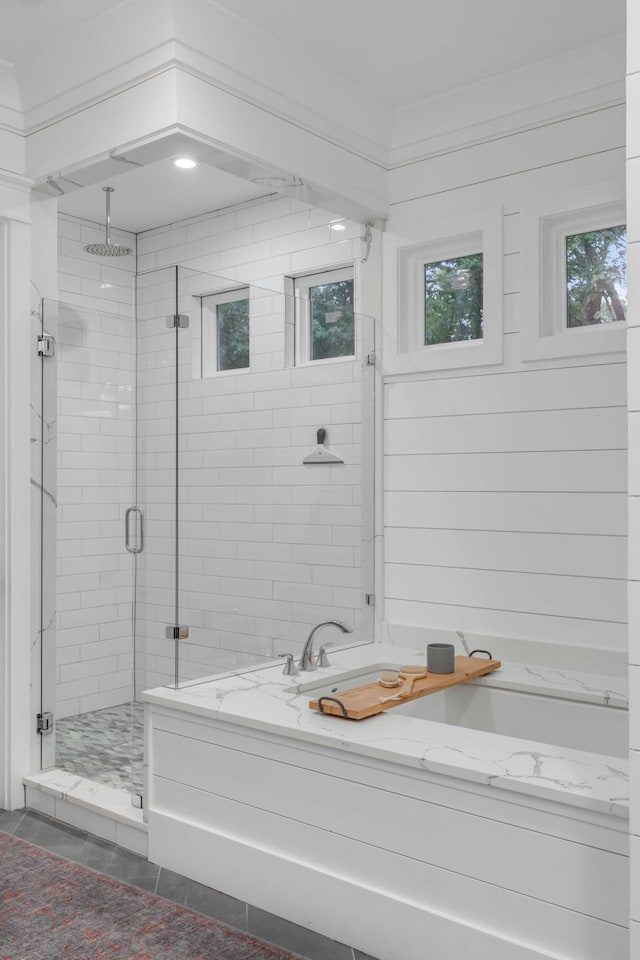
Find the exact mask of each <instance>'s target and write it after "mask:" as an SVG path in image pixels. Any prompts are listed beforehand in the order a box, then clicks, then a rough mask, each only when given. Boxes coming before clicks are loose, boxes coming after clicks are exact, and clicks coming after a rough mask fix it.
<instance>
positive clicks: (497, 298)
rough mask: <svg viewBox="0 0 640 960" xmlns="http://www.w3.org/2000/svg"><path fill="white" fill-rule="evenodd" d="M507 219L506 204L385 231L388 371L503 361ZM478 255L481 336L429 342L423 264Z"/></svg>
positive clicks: (399, 372)
mask: <svg viewBox="0 0 640 960" xmlns="http://www.w3.org/2000/svg"><path fill="white" fill-rule="evenodd" d="M502 217H503V212H502V206H495V207H491V208H480V209H475V210H468V211H463V212H462V213H459V214H454V215H452V216H451V217H448V218H447V219H443V220H433V221H431V222H429V223H426V224H420V225H416V226H413V225H412V226H410V227H405V228H404V230H403V231H402V233H401V234H400V235H391V234H387V235H385V252H384V269H385V270H386V274H387V276H389V277H391V278H392V279H391V280H390V281H389V282H388V283H387V284H385V288H384V290H383V315H384V321H383V322H384V326H385V335H386V336H385V343H386V344H387V345H388V347H387V348H386V350H385V354H386V355H385V359H384V373H385V375H387V376H393V375H403V374H415V373H427V372H430V371H439V370H442V371H445V370H456V369H462V368H465V367H477V366H485V365H499V364H501V363H502V362H503V349H504V347H503V329H504V321H503V299H504V298H503V280H502V278H503V255H502V248H503V244H502ZM412 241H413V242H412ZM473 253H482V259H483V283H482V303H483V309H482V312H483V325H482V326H483V336H482V339H477V340H458V341H455V342H452V343H434V344H425V343H424V326H425V311H424V265H425V264H427V263H435V262H438V261H440V260H447V259H453V258H456V257H461V256H467V255H469V254H473ZM394 346H395V352H394V351H393V347H394Z"/></svg>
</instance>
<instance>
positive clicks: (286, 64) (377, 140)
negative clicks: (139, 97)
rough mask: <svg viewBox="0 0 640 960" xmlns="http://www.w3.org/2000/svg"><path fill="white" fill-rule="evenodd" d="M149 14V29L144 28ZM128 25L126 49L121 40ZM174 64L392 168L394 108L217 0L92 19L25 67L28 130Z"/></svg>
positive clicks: (147, 5) (167, 0)
mask: <svg viewBox="0 0 640 960" xmlns="http://www.w3.org/2000/svg"><path fill="white" fill-rule="evenodd" d="M145 12H146V14H147V16H148V17H151V18H152V22H153V27H152V30H151V32H149V31H148V30H147V31H144V30H142V29H140V27H141V25H142V24H143V23H144V17H143V14H145ZM123 31H127V43H126V45H124V46H123V45H122V44H119V42H118V37H119V36H120V35H121V34H122V32H123ZM136 31H138V32H137V33H136ZM78 50H80V51H81V55H80V56H78ZM87 51H95V53H94V55H92V56H88V54H87ZM114 51H116V56H119V57H120V60H119V62H118V60H115V62H114V59H115V58H114ZM239 53H240V54H241V55H240V56H239V55H238V54H239ZM71 64H72V65H73V69H71V66H70V65H71ZM173 66H178V67H180V68H181V69H182V70H185V71H187V72H191V73H192V74H193V75H194V76H198V77H201V78H202V79H205V80H206V81H207V82H208V83H211V84H213V85H215V86H218V87H219V88H220V89H222V90H225V91H227V92H230V93H232V94H234V95H235V96H237V97H240V98H242V99H244V100H246V101H248V102H250V103H252V104H253V105H255V106H258V107H260V108H261V109H263V110H265V111H267V112H269V113H272V114H274V115H276V116H277V117H279V118H280V119H283V120H286V121H287V122H289V123H294V124H296V125H298V126H299V127H301V128H302V129H305V130H308V131H309V132H311V133H314V134H315V135H316V136H320V137H323V138H324V139H327V140H329V141H331V142H332V143H334V144H336V145H337V146H340V147H342V148H343V149H345V150H349V151H350V152H351V153H354V154H355V155H357V156H359V157H362V158H363V159H367V160H368V161H369V162H372V163H376V164H378V165H380V166H383V167H386V163H387V151H388V148H387V141H388V137H389V136H390V131H391V124H392V113H391V110H390V109H388V108H386V107H385V106H382V105H380V104H378V103H376V102H375V101H374V100H372V99H371V98H369V97H367V96H366V95H365V94H363V93H362V91H361V90H360V89H359V88H358V87H357V86H356V85H355V84H348V83H345V82H344V81H342V80H339V81H338V80H336V78H335V77H332V76H331V75H329V74H328V73H325V72H324V71H322V70H320V69H318V67H317V66H316V65H314V64H310V63H308V62H307V61H305V59H304V57H303V54H302V52H301V51H299V50H292V49H291V48H290V47H288V46H286V45H284V44H282V43H279V42H278V41H276V40H274V39H273V38H272V37H270V36H268V35H267V34H265V33H263V31H261V30H259V29H258V28H256V27H253V26H252V25H250V24H248V23H245V22H244V21H241V20H239V19H238V18H236V17H233V16H230V15H229V14H228V13H226V12H225V11H224V10H222V9H221V8H219V7H217V6H216V5H215V4H214V3H212V2H210V0H162V2H161V3H159V4H157V3H156V0H130V2H129V3H125V4H121V5H120V6H119V7H118V8H116V10H115V11H114V16H113V17H110V18H107V19H105V18H104V17H102V16H101V17H99V18H97V19H94V20H92V21H89V22H88V23H87V24H85V25H83V26H82V27H80V28H78V29H77V30H75V31H74V32H73V34H72V35H71V36H68V37H66V38H64V37H63V38H60V40H58V41H57V42H56V43H55V44H52V45H51V46H50V47H47V48H45V49H43V50H41V51H38V55H37V56H35V55H34V56H33V57H32V58H31V60H30V62H28V63H27V62H24V63H22V64H19V66H18V68H17V77H18V80H19V82H20V83H21V86H22V90H23V100H24V103H25V122H24V126H25V131H26V133H27V135H30V134H32V133H34V132H37V131H39V130H41V129H42V128H43V127H45V126H49V125H51V124H54V123H57V122H59V121H60V120H62V119H65V118H66V117H69V116H71V115H72V114H74V113H78V112H79V111H81V110H86V109H88V108H89V107H91V106H93V105H94V104H95V103H97V102H100V101H103V100H106V99H108V98H109V97H113V96H115V95H117V94H118V93H120V92H122V91H123V90H124V89H126V88H127V87H130V86H133V85H134V84H136V83H141V82H144V80H146V79H148V78H149V77H151V76H153V75H155V74H158V73H160V72H162V71H163V70H166V69H168V68H170V67H173ZM52 77H53V78H55V79H54V81H53V82H52V81H51V78H52ZM292 78H295V79H296V82H291V81H292Z"/></svg>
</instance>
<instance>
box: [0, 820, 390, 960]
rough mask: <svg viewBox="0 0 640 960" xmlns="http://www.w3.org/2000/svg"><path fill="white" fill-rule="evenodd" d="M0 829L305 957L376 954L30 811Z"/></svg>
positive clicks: (332, 959) (330, 959) (347, 959)
mask: <svg viewBox="0 0 640 960" xmlns="http://www.w3.org/2000/svg"><path fill="white" fill-rule="evenodd" d="M0 830H3V831H4V832H5V833H11V834H13V835H14V836H16V837H20V838H21V839H22V840H27V841H28V842H29V843H32V844H34V845H35V846H37V847H42V848H43V849H45V850H50V851H51V852H52V853H57V854H59V855H60V856H62V857H67V859H69V860H73V861H74V862H75V863H81V864H83V865H84V866H86V867H91V868H92V869H93V870H97V871H99V872H100V873H104V874H106V875H107V876H109V877H114V878H116V879H117V880H121V881H123V882H124V883H130V884H132V885H133V886H135V887H139V888H140V889H142V890H146V891H147V892H148V893H155V894H157V895H158V896H160V897H164V898H165V899H166V900H171V901H172V902H173V903H178V904H180V905H181V906H184V907H188V908H189V909H190V910H194V911H196V912H197V913H202V914H204V915H205V916H207V917H213V918H214V919H216V920H220V921H221V922H222V923H226V924H228V925H229V926H231V927H235V928H236V929H238V930H244V931H246V932H247V933H250V934H252V935H254V936H256V937H261V938H262V939H263V940H267V941H269V942H270V943H272V944H275V945H276V946H278V947H282V948H283V949H286V950H291V951H293V952H294V953H298V954H300V955H301V956H302V957H304V958H306V960H375V958H374V957H371V956H369V954H366V953H362V952H361V951H360V950H355V949H354V948H352V947H347V946H345V945H344V944H342V943H338V942H337V941H335V940H330V939H329V938H328V937H323V936H322V935H321V934H319V933H314V932H313V931H312V930H308V929H307V928H306V927H301V926H298V924H295V923H290V922H289V921H288V920H283V919H282V918H280V917H276V916H274V915H273V914H271V913H267V912H266V911H264V910H259V909H258V908H257V907H253V906H251V905H250V904H247V903H243V902H242V901H241V900H235V899H234V898H233V897H229V896H227V895H226V894H224V893H220V892H218V891H217V890H212V889H210V888H209V887H205V886H204V885H203V884H201V883H196V882H195V881H193V880H189V879H187V878H186V877H182V876H180V874H177V873H173V872H172V871H171V870H165V869H164V868H162V867H158V866H157V865H156V864H154V863H150V862H149V861H148V860H145V858H144V857H140V856H138V855H137V854H135V853H131V852H129V851H128V850H124V849H123V848H122V847H117V846H116V845H115V844H113V843H109V842H108V841H106V840H99V839H98V838H97V837H93V836H91V835H90V834H87V833H84V832H83V831H81V830H76V829H75V828H74V827H69V826H67V825H66V824H63V823H60V822H58V821H55V820H50V819H49V818H48V817H45V816H43V815H42V814H39V813H35V812H34V811H31V810H29V811H24V810H22V811H16V812H13V813H6V812H4V811H0Z"/></svg>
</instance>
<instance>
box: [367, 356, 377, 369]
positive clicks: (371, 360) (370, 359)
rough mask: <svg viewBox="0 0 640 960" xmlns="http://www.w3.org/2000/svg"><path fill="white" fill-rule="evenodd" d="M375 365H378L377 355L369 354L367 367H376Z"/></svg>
mask: <svg viewBox="0 0 640 960" xmlns="http://www.w3.org/2000/svg"><path fill="white" fill-rule="evenodd" d="M375 365H376V355H375V353H368V354H367V366H368V367H375Z"/></svg>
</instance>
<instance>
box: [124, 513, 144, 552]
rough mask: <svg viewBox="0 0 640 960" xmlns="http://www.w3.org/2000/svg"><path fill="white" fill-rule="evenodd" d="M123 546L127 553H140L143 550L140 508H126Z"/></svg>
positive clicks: (142, 516) (142, 519) (142, 523)
mask: <svg viewBox="0 0 640 960" xmlns="http://www.w3.org/2000/svg"><path fill="white" fill-rule="evenodd" d="M132 518H133V522H132ZM132 531H133V536H132ZM124 545H125V547H126V549H127V552H128V553H142V550H143V548H144V514H143V512H142V510H141V509H140V507H128V508H127V510H126V512H125V515H124Z"/></svg>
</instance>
